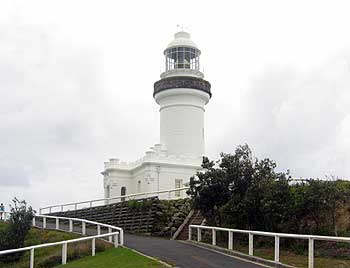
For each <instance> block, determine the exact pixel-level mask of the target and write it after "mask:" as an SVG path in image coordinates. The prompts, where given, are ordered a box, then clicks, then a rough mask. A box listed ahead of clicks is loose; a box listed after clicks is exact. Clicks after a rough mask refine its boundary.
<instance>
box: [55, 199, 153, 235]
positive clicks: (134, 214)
mask: <svg viewBox="0 0 350 268" xmlns="http://www.w3.org/2000/svg"><path fill="white" fill-rule="evenodd" d="M133 202H134V207H130V204H129V203H128V201H126V202H119V203H115V204H110V205H103V206H97V207H91V208H83V209H78V210H70V211H64V212H56V213H51V214H49V215H52V216H61V217H68V218H80V219H86V220H90V221H97V222H100V223H106V224H110V225H114V226H118V227H121V228H123V229H124V230H125V231H127V232H137V233H149V232H152V228H153V224H154V221H155V218H156V213H157V211H158V203H159V200H158V198H156V197H153V198H147V199H138V200H134V201H133ZM136 203H138V204H136ZM135 204H136V205H135ZM144 204H146V205H144Z"/></svg>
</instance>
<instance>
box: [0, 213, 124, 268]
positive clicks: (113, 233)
mask: <svg viewBox="0 0 350 268" xmlns="http://www.w3.org/2000/svg"><path fill="white" fill-rule="evenodd" d="M36 218H42V228H43V229H46V228H47V221H46V220H47V219H55V220H56V226H55V227H56V228H55V229H56V230H61V229H60V228H59V226H60V220H68V221H69V232H73V222H75V221H77V222H81V223H82V229H81V233H82V234H83V235H86V224H94V225H96V226H97V235H93V236H88V237H81V238H76V239H70V240H65V241H59V242H53V243H45V244H40V245H34V246H29V247H23V248H17V249H8V250H3V251H0V255H5V254H11V253H15V252H21V251H27V250H28V251H30V261H29V267H30V268H34V258H35V257H34V250H35V249H38V248H44V247H50V246H57V245H62V264H66V263H67V245H68V244H70V243H75V242H80V241H86V240H91V241H92V247H91V255H92V256H95V253H96V238H103V237H108V239H109V240H108V241H109V242H110V243H112V242H113V237H114V247H118V245H119V244H120V245H123V244H124V231H123V229H122V228H120V227H116V226H113V225H109V224H103V223H99V222H94V221H89V220H85V219H77V218H67V217H55V216H46V215H36V216H34V218H33V221H32V225H33V226H34V227H38V226H37V225H36ZM101 227H106V228H108V233H106V234H101ZM119 239H120V240H119ZM119 241H120V242H119Z"/></svg>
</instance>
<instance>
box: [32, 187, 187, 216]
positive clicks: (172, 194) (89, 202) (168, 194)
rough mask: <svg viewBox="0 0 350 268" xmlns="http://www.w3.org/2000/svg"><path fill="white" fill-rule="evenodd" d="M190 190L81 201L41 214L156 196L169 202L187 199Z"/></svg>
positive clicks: (46, 208)
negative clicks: (187, 192)
mask: <svg viewBox="0 0 350 268" xmlns="http://www.w3.org/2000/svg"><path fill="white" fill-rule="evenodd" d="M188 189H189V187H183V188H176V189H170V190H163V191H155V192H145V193H138V194H129V195H120V196H114V197H109V198H100V199H93V200H87V201H81V202H75V203H65V204H60V205H54V206H48V207H43V208H40V209H39V213H40V214H44V213H53V212H63V211H67V210H77V209H82V208H89V207H90V208H91V207H94V206H99V205H105V204H110V203H116V202H121V201H128V200H135V199H141V198H148V197H155V196H158V197H159V198H161V199H167V200H171V199H177V198H185V197H186V196H187V195H186V191H187V190H188Z"/></svg>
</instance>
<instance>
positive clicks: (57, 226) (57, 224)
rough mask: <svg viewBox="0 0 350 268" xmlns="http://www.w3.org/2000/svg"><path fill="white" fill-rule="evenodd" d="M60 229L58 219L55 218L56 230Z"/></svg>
mask: <svg viewBox="0 0 350 268" xmlns="http://www.w3.org/2000/svg"><path fill="white" fill-rule="evenodd" d="M58 229H60V219H59V218H56V230H58Z"/></svg>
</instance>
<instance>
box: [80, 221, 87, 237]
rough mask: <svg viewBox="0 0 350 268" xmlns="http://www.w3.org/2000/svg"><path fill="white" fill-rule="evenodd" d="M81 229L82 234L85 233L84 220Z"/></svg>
mask: <svg viewBox="0 0 350 268" xmlns="http://www.w3.org/2000/svg"><path fill="white" fill-rule="evenodd" d="M81 229H82V230H81V232H82V234H83V235H86V222H85V221H83V223H82V227H81Z"/></svg>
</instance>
